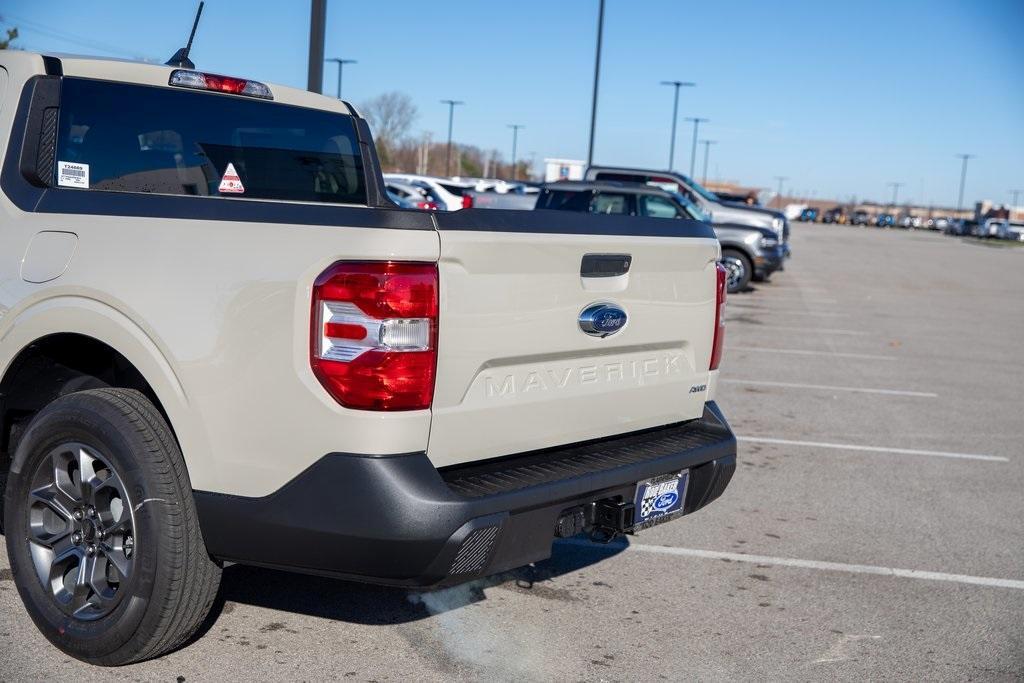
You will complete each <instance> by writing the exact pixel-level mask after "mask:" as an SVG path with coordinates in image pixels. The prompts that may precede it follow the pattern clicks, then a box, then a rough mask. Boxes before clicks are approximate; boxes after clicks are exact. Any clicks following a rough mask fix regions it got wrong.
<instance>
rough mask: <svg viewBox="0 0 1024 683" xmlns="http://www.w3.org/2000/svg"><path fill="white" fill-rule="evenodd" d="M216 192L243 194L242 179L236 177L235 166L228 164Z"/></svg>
mask: <svg viewBox="0 0 1024 683" xmlns="http://www.w3.org/2000/svg"><path fill="white" fill-rule="evenodd" d="M217 191H218V192H226V193H229V194H242V193H243V192H245V186H244V185H242V179H241V178H239V177H238V172H237V171H235V165H234V164H232V163H231V162H228V167H227V168H226V169H225V170H224V176H223V177H222V178H221V179H220V187H218V188H217Z"/></svg>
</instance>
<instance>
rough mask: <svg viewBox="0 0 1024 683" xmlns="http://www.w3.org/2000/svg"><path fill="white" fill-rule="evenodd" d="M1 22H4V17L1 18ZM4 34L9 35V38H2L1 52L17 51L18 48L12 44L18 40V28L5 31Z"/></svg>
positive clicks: (0, 40) (0, 42) (0, 39)
mask: <svg viewBox="0 0 1024 683" xmlns="http://www.w3.org/2000/svg"><path fill="white" fill-rule="evenodd" d="M0 21H3V17H0ZM4 33H6V34H7V37H6V38H0V50H16V49H17V48H16V47H15V46H14V45H11V43H13V42H14V41H15V40H17V39H18V29H17V27H14V28H9V29H5V30H4Z"/></svg>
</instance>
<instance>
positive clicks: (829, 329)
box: [725, 318, 871, 337]
mask: <svg viewBox="0 0 1024 683" xmlns="http://www.w3.org/2000/svg"><path fill="white" fill-rule="evenodd" d="M725 322H729V319H728V318H726V319H725ZM738 322H741V323H742V322H745V321H743V320H740V321H738ZM750 325H751V329H758V330H761V329H763V330H790V331H792V332H818V333H820V334H847V335H851V336H857V337H863V336H865V335H869V334H871V333H870V332H865V331H864V330H837V329H835V328H833V327H791V326H790V325H763V324H760V323H750Z"/></svg>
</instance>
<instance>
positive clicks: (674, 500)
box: [633, 470, 690, 531]
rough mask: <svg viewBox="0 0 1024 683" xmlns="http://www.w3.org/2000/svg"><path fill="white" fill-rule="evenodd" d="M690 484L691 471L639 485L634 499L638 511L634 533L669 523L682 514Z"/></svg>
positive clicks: (655, 478) (648, 480) (646, 480)
mask: <svg viewBox="0 0 1024 683" xmlns="http://www.w3.org/2000/svg"><path fill="white" fill-rule="evenodd" d="M689 483H690V471H689V470H683V471H681V472H675V473H673V474H667V475H663V476H660V477H653V478H651V479H645V480H644V481H641V482H639V483H637V485H636V493H635V495H634V497H633V504H634V506H635V510H636V512H635V518H634V526H633V531H639V530H640V529H644V528H646V527H649V526H654V525H655V524H661V523H662V522H667V521H669V520H670V519H674V518H675V517H677V516H678V515H679V514H681V513H682V512H683V504H684V503H685V501H686V487H687V485H688V484H689Z"/></svg>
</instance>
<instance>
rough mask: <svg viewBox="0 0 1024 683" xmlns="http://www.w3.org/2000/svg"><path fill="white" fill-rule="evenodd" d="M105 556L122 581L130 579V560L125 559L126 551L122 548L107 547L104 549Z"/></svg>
mask: <svg viewBox="0 0 1024 683" xmlns="http://www.w3.org/2000/svg"><path fill="white" fill-rule="evenodd" d="M103 556H104V557H105V558H106V559H107V561H108V562H110V564H111V566H113V567H114V569H115V570H116V571H117V575H118V576H119V577H120V578H121V580H122V581H124V580H126V579H127V578H128V564H129V562H130V560H129V559H128V558H127V557H125V554H124V550H123V549H122V548H120V547H117V548H112V547H109V546H105V547H104V548H103Z"/></svg>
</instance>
